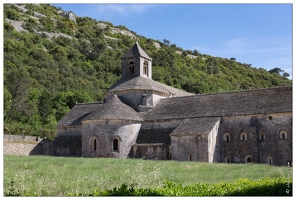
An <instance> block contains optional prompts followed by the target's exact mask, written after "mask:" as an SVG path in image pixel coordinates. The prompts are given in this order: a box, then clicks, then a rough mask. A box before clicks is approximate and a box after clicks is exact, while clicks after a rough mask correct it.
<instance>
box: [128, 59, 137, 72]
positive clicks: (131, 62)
mask: <svg viewBox="0 0 296 200" xmlns="http://www.w3.org/2000/svg"><path fill="white" fill-rule="evenodd" d="M128 70H129V74H133V73H135V63H134V61H130V62H129V63H128Z"/></svg>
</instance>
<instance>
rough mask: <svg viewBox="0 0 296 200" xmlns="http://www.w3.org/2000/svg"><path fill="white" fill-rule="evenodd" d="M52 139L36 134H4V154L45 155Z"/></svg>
mask: <svg viewBox="0 0 296 200" xmlns="http://www.w3.org/2000/svg"><path fill="white" fill-rule="evenodd" d="M50 143H51V141H50V140H47V139H43V138H40V137H36V136H21V135H4V138H3V154H14V155H26V156H28V155H43V154H45V153H46V148H47V146H48V145H49V144H50Z"/></svg>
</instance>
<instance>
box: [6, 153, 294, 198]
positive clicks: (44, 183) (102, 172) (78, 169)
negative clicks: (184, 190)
mask: <svg viewBox="0 0 296 200" xmlns="http://www.w3.org/2000/svg"><path fill="white" fill-rule="evenodd" d="M265 177H269V178H279V177H284V178H289V177H290V178H291V177H292V169H291V168H288V167H285V166H284V167H277V166H269V165H266V164H222V163H200V162H178V161H161V160H157V161H152V160H139V159H113V158H72V157H71V158H69V157H67V158H66V157H51V156H18V155H4V194H6V193H7V192H8V191H17V192H19V193H20V194H26V193H30V194H32V193H34V194H35V195H37V196H66V195H67V194H69V193H91V192H93V190H94V189H95V188H100V189H112V188H114V187H120V186H121V185H122V184H124V183H125V184H135V187H136V188H158V187H162V186H163V183H164V181H172V182H176V183H181V184H182V185H190V184H197V183H209V184H213V183H221V182H234V181H235V180H237V179H239V178H247V179H250V180H258V179H262V178H265Z"/></svg>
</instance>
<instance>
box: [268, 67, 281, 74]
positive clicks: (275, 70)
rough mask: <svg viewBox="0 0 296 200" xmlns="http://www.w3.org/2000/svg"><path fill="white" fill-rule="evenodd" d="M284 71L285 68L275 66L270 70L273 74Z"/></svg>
mask: <svg viewBox="0 0 296 200" xmlns="http://www.w3.org/2000/svg"><path fill="white" fill-rule="evenodd" d="M283 71H284V70H282V69H281V68H278V67H275V68H273V69H271V70H269V71H268V72H269V73H271V74H272V73H276V74H280V73H281V72H283Z"/></svg>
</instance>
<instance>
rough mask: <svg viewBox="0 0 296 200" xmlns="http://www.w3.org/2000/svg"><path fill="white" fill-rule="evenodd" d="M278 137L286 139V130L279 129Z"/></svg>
mask: <svg viewBox="0 0 296 200" xmlns="http://www.w3.org/2000/svg"><path fill="white" fill-rule="evenodd" d="M279 139H280V140H286V139H287V132H286V131H280V133H279Z"/></svg>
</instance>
